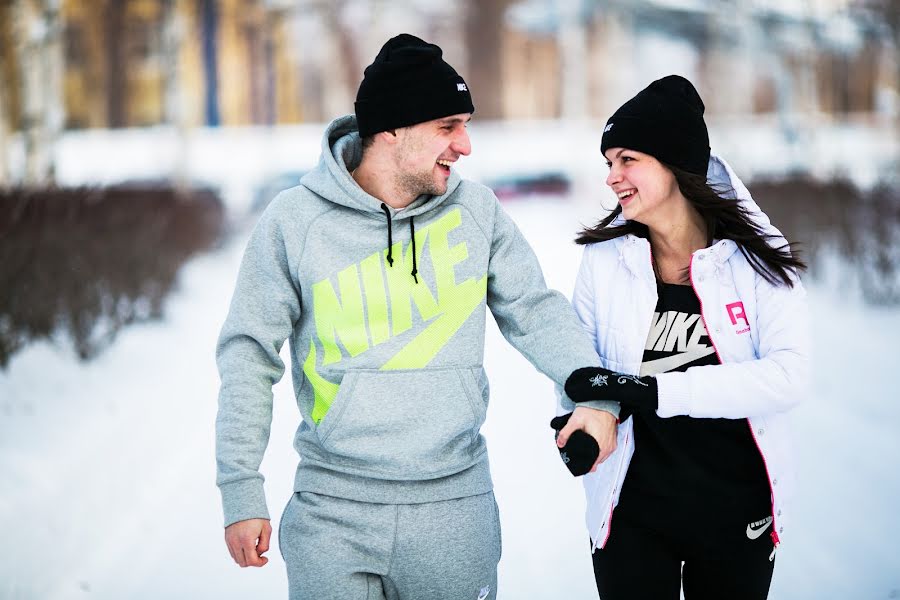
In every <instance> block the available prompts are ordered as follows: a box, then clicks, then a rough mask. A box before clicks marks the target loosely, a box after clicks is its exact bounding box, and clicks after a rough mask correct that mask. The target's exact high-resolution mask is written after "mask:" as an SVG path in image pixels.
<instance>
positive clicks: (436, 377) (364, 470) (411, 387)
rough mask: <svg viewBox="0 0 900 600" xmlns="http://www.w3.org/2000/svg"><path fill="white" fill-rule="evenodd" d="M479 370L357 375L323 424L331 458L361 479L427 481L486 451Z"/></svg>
mask: <svg viewBox="0 0 900 600" xmlns="http://www.w3.org/2000/svg"><path fill="white" fill-rule="evenodd" d="M474 371H475V370H474V369H457V368H447V369H416V370H408V371H404V370H398V371H377V370H351V371H347V373H346V374H345V375H344V378H343V380H342V381H341V387H340V390H339V391H338V394H337V397H336V398H335V400H334V403H333V404H332V406H331V409H330V410H329V411H328V414H327V415H325V418H324V419H323V420H322V422H321V423H319V426H318V428H317V434H318V437H319V442H320V443H321V445H322V448H323V449H325V450H326V451H328V452H329V453H330V455H331V456H330V457H329V458H330V460H333V461H334V462H335V463H337V464H340V465H342V466H344V467H348V468H350V469H352V470H353V471H356V472H359V473H361V474H368V475H372V476H381V477H383V478H388V479H398V480H407V479H429V478H435V477H442V476H444V475H449V474H452V473H456V472H458V471H460V470H462V469H465V468H467V467H468V466H470V465H472V464H474V462H475V460H476V459H477V458H478V456H480V454H481V453H482V452H484V445H483V443H479V442H480V438H479V436H478V431H479V429H480V428H481V425H482V424H483V423H484V419H485V415H486V409H487V405H486V403H485V402H484V401H483V400H482V398H481V395H482V394H481V392H480V390H479V388H478V385H477V383H476V380H475V372H474Z"/></svg>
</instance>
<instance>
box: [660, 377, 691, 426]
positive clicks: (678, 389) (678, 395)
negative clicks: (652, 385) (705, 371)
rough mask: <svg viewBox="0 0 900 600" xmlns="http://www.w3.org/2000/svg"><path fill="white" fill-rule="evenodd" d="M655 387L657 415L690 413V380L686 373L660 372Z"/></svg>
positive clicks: (668, 415) (673, 415)
mask: <svg viewBox="0 0 900 600" xmlns="http://www.w3.org/2000/svg"><path fill="white" fill-rule="evenodd" d="M656 389H657V394H658V396H657V401H658V403H659V406H658V407H657V410H656V414H657V415H659V416H660V417H662V418H668V417H677V416H679V415H689V414H691V380H690V377H689V376H688V374H687V373H677V372H676V373H660V374H659V375H657V376H656Z"/></svg>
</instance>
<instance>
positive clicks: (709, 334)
mask: <svg viewBox="0 0 900 600" xmlns="http://www.w3.org/2000/svg"><path fill="white" fill-rule="evenodd" d="M688 270H689V272H690V278H691V287H692V288H693V290H694V295H696V296H697V300H698V301H699V302H700V318H701V319H702V320H703V327H704V328H706V336H707V337H708V338H709V343H711V344H712V346H713V350H715V351H716V357H717V358H718V359H719V364H723V365H724V364H725V361H723V360H722V355H721V354H719V347H718V346H716V342H715V340H713V335H712V331H711V330H710V328H709V325H708V324H707V322H706V315H705V314H704V312H703V299H702V298H701V297H700V293H699V292H698V291H697V286H696V284H695V283H694V256H693V255H691V263H690V265H689V268H688ZM746 421H747V426H748V427H749V428H750V437H752V438H753V443H754V444H756V449H757V450H758V451H759V455H760V457H762V461H763V467H764V468H765V469H766V481H768V483H769V496H770V497H771V498H772V532H771V533H770V534H769V535H770V536H771V538H772V543H773V544H774V547H773V548H772V554H770V555H769V560H770V561H771V560H774V559H775V552H777V551H778V546H780V545H781V540H780V539H779V538H778V529H777V527H776V526H777V523H776V521H775V489H774V488H773V486H772V476H771V475H770V474H769V464H768V462H766V455H765V454H763V451H762V448H761V447H760V446H759V440H757V439H756V432H755V431H753V424H752V423H750V419H749V417H748V418H747V419H746Z"/></svg>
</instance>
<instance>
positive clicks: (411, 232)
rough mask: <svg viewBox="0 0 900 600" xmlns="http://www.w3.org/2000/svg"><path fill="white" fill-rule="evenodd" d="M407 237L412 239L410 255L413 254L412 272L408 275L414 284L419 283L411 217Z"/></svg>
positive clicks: (414, 230)
mask: <svg viewBox="0 0 900 600" xmlns="http://www.w3.org/2000/svg"><path fill="white" fill-rule="evenodd" d="M409 237H410V238H411V239H412V253H413V270H412V273H410V275H412V276H413V279H414V280H415V281H416V283H419V278H418V277H416V273H418V272H419V270H418V269H417V268H416V226H415V225H413V218H412V217H410V218H409Z"/></svg>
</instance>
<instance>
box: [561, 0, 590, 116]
mask: <svg viewBox="0 0 900 600" xmlns="http://www.w3.org/2000/svg"><path fill="white" fill-rule="evenodd" d="M556 10H557V11H558V13H559V16H560V21H559V22H560V26H559V29H558V30H557V41H558V44H559V48H560V63H561V64H560V79H559V84H560V86H561V89H562V115H561V116H562V117H565V118H567V119H582V118H584V117H586V116H587V114H588V90H587V73H588V64H587V60H588V56H587V26H586V23H585V15H584V14H582V13H581V2H580V1H578V0H565V1H563V2H557V4H556Z"/></svg>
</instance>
